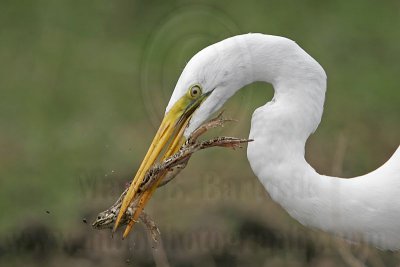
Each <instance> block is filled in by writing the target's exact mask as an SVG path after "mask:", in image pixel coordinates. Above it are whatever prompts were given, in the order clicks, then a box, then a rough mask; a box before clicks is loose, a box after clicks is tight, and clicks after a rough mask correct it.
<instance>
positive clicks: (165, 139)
mask: <svg viewBox="0 0 400 267" xmlns="http://www.w3.org/2000/svg"><path fill="white" fill-rule="evenodd" d="M210 93H211V91H210V92H208V93H205V94H202V90H201V87H200V85H193V86H191V87H190V88H189V90H188V92H187V93H186V94H185V95H184V96H182V97H181V98H180V99H179V100H178V101H177V102H176V103H175V104H174V105H173V106H172V108H171V109H170V110H169V111H168V112H167V113H166V114H165V117H164V119H163V120H162V122H161V125H160V128H159V129H158V131H157V133H156V135H155V137H154V139H153V142H152V143H151V145H150V147H149V150H148V151H147V154H146V156H145V157H144V159H143V162H142V164H141V165H140V167H139V170H138V171H137V173H136V175H135V178H134V179H133V181H132V183H131V185H130V187H129V189H128V192H127V194H126V195H125V197H124V199H123V201H122V205H121V208H120V210H119V213H118V216H117V220H116V221H115V225H114V229H113V231H114V232H115V230H116V229H117V228H118V225H119V223H120V221H121V218H122V216H123V214H124V213H125V212H126V210H127V209H128V207H129V205H130V204H131V202H132V201H133V200H134V199H135V196H136V194H137V192H138V189H139V187H140V185H141V184H142V182H143V179H144V176H145V174H146V172H147V171H148V170H149V169H150V167H151V166H152V165H153V164H154V163H156V162H159V161H160V160H164V159H166V158H168V157H170V156H172V155H173V154H175V153H176V152H177V151H178V150H179V148H180V147H181V145H182V144H183V143H184V142H185V138H184V135H183V133H184V131H185V129H186V127H187V125H188V123H189V120H190V118H191V116H192V114H193V113H194V111H196V110H197V109H198V107H199V106H200V105H201V103H202V102H203V101H204V100H205V99H206V98H207V97H208V96H209V95H210ZM165 174H166V172H165V173H163V174H161V175H160V176H159V177H158V179H157V181H156V182H155V183H154V184H153V186H151V187H150V188H149V189H148V190H147V191H145V192H143V193H142V195H141V197H140V200H139V202H138V205H137V207H136V210H135V213H134V214H133V217H132V220H131V222H130V223H129V224H128V226H127V228H126V229H125V231H124V234H123V238H125V237H126V236H127V235H128V234H129V232H130V230H131V229H132V227H133V225H134V223H135V222H136V221H137V219H138V217H139V215H140V213H141V212H142V210H143V208H144V206H145V205H146V203H147V202H148V200H149V199H150V197H151V196H152V194H153V192H154V190H155V189H156V188H157V186H158V184H159V183H160V182H161V180H162V179H163V178H164V176H165Z"/></svg>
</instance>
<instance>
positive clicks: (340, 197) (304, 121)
mask: <svg viewBox="0 0 400 267" xmlns="http://www.w3.org/2000/svg"><path fill="white" fill-rule="evenodd" d="M255 81H264V82H267V83H271V84H272V85H273V87H274V90H275V94H274V98H273V100H272V101H270V102H268V103H267V104H265V105H264V106H262V107H260V108H258V109H257V110H256V111H255V112H254V114H253V117H252V122H251V131H250V138H252V139H254V142H252V143H250V144H249V146H248V150H247V155H248V159H249V162H250V165H251V167H252V169H253V171H254V173H255V175H256V176H257V177H258V178H259V179H260V181H261V182H262V184H263V185H264V187H265V189H266V190H267V191H268V193H269V194H270V195H271V197H272V198H273V199H274V200H275V201H276V202H278V203H279V204H280V205H281V206H282V207H283V208H284V209H285V210H286V211H287V212H288V213H289V214H290V215H291V216H292V217H294V218H295V219H297V220H298V221H299V222H301V223H302V224H304V225H306V226H310V227H314V228H318V229H321V230H324V231H327V232H330V233H334V234H337V235H340V236H342V237H345V238H348V239H352V240H363V241H366V242H369V243H371V244H373V245H375V246H377V247H379V248H381V249H390V250H397V249H400V201H399V200H400V148H398V149H397V151H396V152H395V153H394V155H393V156H392V157H391V159H390V160H389V161H388V162H386V163H385V164H384V165H382V166H381V167H380V168H379V169H377V170H375V171H373V172H371V173H368V174H366V175H363V176H360V177H355V178H352V179H342V178H338V177H330V176H324V175H320V174H318V173H317V172H316V171H315V170H314V169H313V168H312V167H311V166H310V165H309V164H308V163H307V162H306V160H305V158H304V147H305V143H306V140H307V138H308V137H309V136H310V134H312V133H313V132H314V131H315V130H316V128H317V127H318V124H319V122H320V120H321V116H322V112H323V104H324V99H325V91H326V74H325V72H324V70H323V68H322V67H321V66H320V65H319V64H318V62H316V61H315V60H314V59H313V58H312V57H311V56H309V55H308V54H307V53H306V52H305V51H304V50H303V49H301V48H300V47H299V46H298V45H297V44H296V43H295V42H293V41H291V40H289V39H287V38H283V37H278V36H270V35H263V34H245V35H240V36H235V37H232V38H229V39H226V40H223V41H221V42H219V43H216V44H214V45H211V46H209V47H207V48H205V49H203V50H202V51H200V52H199V53H197V54H196V55H195V56H194V57H193V58H192V59H191V60H190V61H189V63H188V64H187V66H186V67H185V69H184V70H183V72H182V74H181V77H180V78H179V80H178V83H177V85H176V87H175V90H174V92H173V94H172V96H171V100H170V102H169V104H168V107H167V110H166V112H167V111H168V110H169V109H170V108H171V106H173V104H174V103H175V102H176V101H177V100H178V99H179V98H180V97H181V96H183V95H184V94H185V93H186V91H187V88H189V87H190V86H191V85H192V84H196V83H198V84H201V86H202V87H203V93H206V92H210V91H212V93H211V95H210V96H209V97H208V98H207V99H206V100H205V101H204V103H203V104H202V105H201V106H200V107H199V108H198V109H197V110H196V111H195V113H194V114H193V117H192V119H191V121H190V125H189V127H188V128H187V129H186V132H185V135H186V136H187V135H189V134H190V133H191V132H192V131H193V129H195V128H196V127H198V126H199V125H200V124H201V123H202V122H204V121H205V120H206V119H207V118H208V117H209V116H210V115H211V114H212V113H214V112H215V111H216V110H218V109H219V108H220V107H221V106H222V105H223V104H224V103H225V101H226V100H227V99H229V98H230V97H231V96H232V95H233V94H234V93H235V92H236V91H238V90H239V89H240V88H242V87H243V86H245V85H247V84H249V83H252V82H255ZM266 212H268V211H266Z"/></svg>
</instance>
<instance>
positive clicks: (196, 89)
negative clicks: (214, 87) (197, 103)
mask: <svg viewBox="0 0 400 267" xmlns="http://www.w3.org/2000/svg"><path fill="white" fill-rule="evenodd" d="M189 94H190V96H191V97H192V98H197V97H199V96H200V95H201V87H200V85H193V86H192V87H191V88H190V89H189Z"/></svg>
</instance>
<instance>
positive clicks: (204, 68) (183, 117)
mask: <svg viewBox="0 0 400 267" xmlns="http://www.w3.org/2000/svg"><path fill="white" fill-rule="evenodd" d="M246 54H248V53H244V51H243V47H242V46H241V45H240V42H239V41H238V39H237V38H236V39H233V38H231V39H227V40H224V41H223V42H220V43H216V44H214V45H212V46H209V47H207V48H205V49H203V50H202V51H200V52H199V53H197V54H196V55H195V56H194V57H193V58H192V59H191V60H190V61H189V62H188V64H187V65H186V67H185V69H184V70H183V72H182V74H181V76H180V78H179V80H178V82H177V84H176V87H175V89H174V92H173V93H172V96H171V99H170V101H169V104H168V106H167V108H166V112H165V116H164V119H163V120H162V122H161V125H160V127H159V129H158V131H157V133H156V135H155V137H154V140H153V142H152V143H151V145H150V148H149V150H148V152H147V154H146V156H145V157H144V159H143V162H142V164H141V166H140V167H139V170H138V172H137V174H136V176H135V178H134V180H133V182H132V184H131V186H130V188H129V191H128V193H127V195H126V197H125V198H124V201H123V203H122V206H121V211H120V213H119V215H118V219H117V222H116V225H115V228H116V227H117V225H118V222H119V220H120V219H121V218H122V214H123V213H124V211H125V210H126V208H127V207H128V206H129V203H130V202H131V201H132V199H133V198H134V196H135V194H136V193H137V191H138V188H139V186H140V184H141V183H142V181H143V178H144V176H145V174H146V172H147V170H148V169H149V168H150V167H151V166H152V165H153V164H154V163H155V162H156V161H157V160H160V159H165V158H167V157H169V156H171V155H173V154H174V153H176V152H177V151H178V150H179V148H180V146H181V145H182V144H183V143H184V141H185V137H188V136H189V135H190V134H191V133H192V132H193V131H194V130H195V129H196V128H197V127H198V126H200V125H201V124H202V123H203V122H204V121H205V120H206V119H207V118H208V117H209V116H210V115H211V114H213V113H214V112H215V111H217V110H218V109H219V108H220V107H221V106H222V105H223V104H224V103H225V101H226V100H227V99H228V98H230V97H231V96H232V95H233V94H234V93H235V92H236V91H237V90H238V89H240V88H241V87H242V86H243V85H244V84H246V82H247V78H248V73H247V68H246V66H247V65H248V64H246V60H245V59H244V58H243V56H244V55H246ZM145 201H147V200H145ZM140 203H145V202H143V201H140ZM143 205H144V204H143ZM138 209H139V208H138ZM139 213H140V211H139ZM134 218H135V216H134ZM128 232H129V230H128ZM126 234H127V231H125V234H124V236H126Z"/></svg>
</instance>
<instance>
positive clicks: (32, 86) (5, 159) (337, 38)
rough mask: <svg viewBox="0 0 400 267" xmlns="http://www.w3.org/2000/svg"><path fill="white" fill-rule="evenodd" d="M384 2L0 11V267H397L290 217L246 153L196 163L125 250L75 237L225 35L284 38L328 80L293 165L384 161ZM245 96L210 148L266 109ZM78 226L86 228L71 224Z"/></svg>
mask: <svg viewBox="0 0 400 267" xmlns="http://www.w3.org/2000/svg"><path fill="white" fill-rule="evenodd" d="M399 28H400V2H399V1H395V0H393V1H346V0H341V1H318V0H307V1H289V0H283V1H282V0H281V1H247V2H244V1H218V2H213V1H200V0H199V1H128V0H124V1H101V0H100V1H66V0H57V1H49V0H38V1H22V0H21V1H6V0H2V1H1V2H0V89H1V90H0V127H1V131H0V265H1V266H72V265H73V264H74V265H75V266H127V265H128V266H156V265H157V266H163V265H164V266H165V265H166V264H167V262H166V259H165V258H164V257H163V253H164V254H166V255H167V258H168V261H169V264H170V266H362V265H357V264H364V263H365V264H366V265H367V266H398V265H399V264H400V255H399V253H390V252H381V251H378V250H376V249H374V248H371V247H368V246H367V245H360V246H352V245H349V244H347V243H346V242H343V241H341V240H338V239H336V238H333V237H330V236H328V235H326V234H324V233H321V232H319V231H315V230H309V229H306V228H304V227H303V226H301V225H300V224H298V223H297V222H295V221H294V220H293V219H291V218H290V217H289V216H288V215H287V214H286V213H285V212H284V211H283V210H282V209H281V208H280V207H279V206H278V205H277V204H275V203H273V202H272V201H271V199H270V198H269V196H268V195H267V194H266V193H265V191H264V190H263V188H262V187H261V185H260V184H259V182H258V180H257V178H256V177H255V176H254V175H253V173H252V171H251V169H250V167H249V164H248V162H247V159H246V151H245V150H239V151H228V150H225V149H213V150H208V151H203V152H200V153H198V154H196V155H195V156H194V157H193V159H192V160H191V162H190V164H189V166H188V167H187V168H186V169H185V170H184V172H183V173H182V175H180V176H179V177H178V178H177V179H176V180H175V181H174V182H172V183H171V184H170V185H168V186H166V187H164V188H162V189H160V190H158V191H157V193H156V195H155V197H154V198H153V199H152V201H151V203H150V204H149V206H148V207H147V211H148V213H149V214H151V215H152V216H153V217H154V219H155V220H156V222H157V223H158V226H159V228H160V230H161V233H162V237H163V244H164V246H163V247H164V248H163V249H158V250H153V249H151V244H149V243H148V242H147V238H146V235H145V232H144V231H143V229H142V227H141V226H140V225H138V226H137V228H135V230H134V232H133V233H132V235H131V237H130V238H129V239H128V240H125V241H121V240H120V234H121V233H118V234H117V235H116V236H114V238H112V237H111V234H110V232H109V231H96V230H93V229H92V228H91V226H90V223H91V221H93V219H94V218H95V216H96V215H97V213H98V212H99V211H101V210H104V209H105V208H107V207H108V206H110V205H111V204H112V203H113V201H114V200H115V199H116V198H117V196H118V195H119V193H120V192H121V191H122V190H123V188H124V187H125V183H126V182H127V181H129V180H130V179H131V177H132V175H133V174H134V173H135V170H136V168H137V167H138V164H139V163H140V161H141V159H142V157H143V155H144V154H145V151H146V149H147V147H148V145H149V144H150V142H151V139H152V137H153V135H154V133H155V131H156V127H157V126H158V124H159V122H160V120H161V116H162V115H163V112H164V109H165V106H166V104H167V102H168V100H169V96H170V94H171V92H172V90H173V88H174V86H175V83H176V81H177V79H178V77H179V74H180V72H181V70H182V69H183V67H184V66H185V63H186V62H187V61H188V60H189V59H190V58H191V56H192V55H194V54H195V53H196V52H197V51H198V50H200V49H201V48H203V47H205V46H207V45H210V44H212V43H215V42H217V41H220V40H222V39H224V38H227V37H229V36H232V35H236V34H241V33H248V32H262V33H268V34H274V35H282V36H286V37H289V38H291V39H293V40H295V41H296V42H297V43H298V44H300V46H302V47H303V48H304V49H305V50H306V51H307V52H308V53H310V54H311V55H312V56H313V57H314V58H315V59H316V60H317V61H319V62H320V63H321V65H322V66H323V67H324V68H325V70H326V72H327V73H328V91H327V99H326V105H325V106H326V108H325V113H324V116H323V120H322V123H321V125H320V127H319V129H318V131H317V132H316V134H315V135H313V136H312V137H311V138H310V140H309V142H308V146H307V159H308V160H309V162H310V163H311V165H313V166H314V167H315V168H316V170H317V171H318V172H320V173H323V174H330V175H341V176H344V177H352V176H356V175H361V174H364V173H366V172H369V171H371V170H373V169H375V168H377V167H378V166H380V165H381V164H382V163H384V162H385V161H386V160H387V159H388V158H389V157H390V155H391V154H392V153H393V152H394V150H395V149H396V148H397V146H398V145H399V141H400V139H399V135H400V125H399V117H400V105H399V104H400V91H399V85H400V78H399V73H400V65H399V64H398V62H400V30H399ZM272 94H273V90H272V88H271V86H270V85H266V84H261V83H260V84H259V83H257V84H253V85H249V86H247V87H246V89H244V90H241V91H240V92H239V93H238V94H237V95H235V97H233V99H232V100H231V101H230V102H229V103H228V104H227V105H226V107H225V110H226V115H227V116H229V117H233V118H237V119H239V122H238V123H236V124H234V125H229V126H226V127H225V128H224V129H223V130H216V131H214V132H213V133H210V134H211V135H219V134H224V135H233V136H241V137H246V136H247V134H248V131H249V126H250V125H249V124H250V118H251V114H252V112H253V110H254V109H255V108H256V107H258V106H260V105H263V104H264V103H265V102H267V101H268V100H270V99H271V98H272ZM83 221H87V223H84V222H83Z"/></svg>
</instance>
